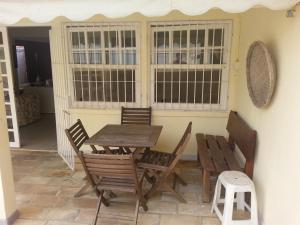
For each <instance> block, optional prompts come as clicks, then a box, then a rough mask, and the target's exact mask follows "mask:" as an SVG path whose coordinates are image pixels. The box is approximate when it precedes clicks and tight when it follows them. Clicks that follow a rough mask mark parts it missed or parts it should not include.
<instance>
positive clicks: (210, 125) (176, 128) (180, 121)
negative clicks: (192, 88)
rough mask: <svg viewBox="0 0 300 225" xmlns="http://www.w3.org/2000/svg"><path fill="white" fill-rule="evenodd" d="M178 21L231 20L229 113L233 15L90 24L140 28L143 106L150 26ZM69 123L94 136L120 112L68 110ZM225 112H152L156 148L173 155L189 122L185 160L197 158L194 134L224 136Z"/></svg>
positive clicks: (236, 25) (234, 49)
mask: <svg viewBox="0 0 300 225" xmlns="http://www.w3.org/2000/svg"><path fill="white" fill-rule="evenodd" d="M170 20H172V21H180V20H186V21H188V20H231V21H232V27H233V29H232V33H233V36H232V48H231V50H232V51H231V58H230V60H231V68H230V72H229V74H230V75H229V77H230V78H229V80H230V82H229V89H228V95H229V101H228V102H229V103H228V109H231V108H232V105H233V102H234V97H235V95H234V94H233V93H234V84H235V82H234V81H232V80H233V79H235V78H234V77H235V76H234V75H235V73H237V72H238V71H235V68H236V63H235V62H236V58H237V55H238V44H239V35H238V34H239V19H238V15H236V14H228V13H224V12H222V11H220V10H212V11H210V12H208V13H206V14H204V15H201V16H193V17H190V16H186V15H183V14H182V13H180V12H177V11H174V12H172V13H170V14H169V15H168V16H164V17H155V18H147V17H144V16H142V15H140V14H134V15H131V16H129V17H127V18H124V19H121V20H120V19H116V20H111V19H106V18H104V17H102V16H94V17H93V18H91V19H90V20H89V21H93V22H101V21H122V22H124V21H134V22H139V23H140V25H141V32H140V33H141V36H140V39H141V67H140V71H141V86H140V88H141V90H142V104H141V105H142V106H148V105H149V94H150V66H149V65H150V63H149V62H150V59H149V52H150V50H149V38H150V37H149V29H148V25H149V22H152V21H170ZM63 21H67V20H65V19H64V18H59V19H57V20H56V21H55V23H53V25H52V26H60V22H63ZM70 112H71V117H72V120H73V121H75V120H76V119H77V118H80V119H81V120H82V121H83V123H84V125H85V126H86V127H87V130H88V133H89V134H93V133H94V132H96V131H97V130H98V129H99V128H101V127H102V126H104V125H105V124H107V123H120V110H100V109H70ZM227 116H228V112H227V111H225V112H200V111H177V110H165V111H162V110H160V111H158V110H154V111H153V124H160V125H163V126H164V128H163V131H162V135H161V136H160V139H159V142H158V145H157V148H158V149H160V150H165V151H172V150H173V148H174V147H175V145H176V142H177V141H178V140H179V138H180V136H181V135H182V133H183V131H184V129H185V127H186V126H187V124H188V122H189V121H192V122H193V136H192V139H191V142H190V144H189V146H188V149H187V151H186V155H187V156H186V157H188V158H196V140H195V136H194V134H195V133H196V132H208V133H212V134H225V133H226V132H225V127H226V122H227Z"/></svg>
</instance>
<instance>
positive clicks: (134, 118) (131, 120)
mask: <svg viewBox="0 0 300 225" xmlns="http://www.w3.org/2000/svg"><path fill="white" fill-rule="evenodd" d="M121 124H144V125H151V107H148V108H125V107H122V109H121Z"/></svg>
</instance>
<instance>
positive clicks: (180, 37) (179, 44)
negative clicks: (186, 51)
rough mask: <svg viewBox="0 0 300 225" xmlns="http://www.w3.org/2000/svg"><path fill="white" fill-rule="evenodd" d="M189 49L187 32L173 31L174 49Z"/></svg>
mask: <svg viewBox="0 0 300 225" xmlns="http://www.w3.org/2000/svg"><path fill="white" fill-rule="evenodd" d="M186 47H187V31H186V30H180V31H173V48H186Z"/></svg>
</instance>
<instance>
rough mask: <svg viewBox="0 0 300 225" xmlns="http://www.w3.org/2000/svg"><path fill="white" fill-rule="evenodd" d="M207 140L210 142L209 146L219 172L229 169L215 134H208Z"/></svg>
mask: <svg viewBox="0 0 300 225" xmlns="http://www.w3.org/2000/svg"><path fill="white" fill-rule="evenodd" d="M206 140H207V143H208V147H209V149H210V151H211V155H212V158H213V161H214V164H215V168H216V170H217V172H218V173H221V172H223V171H225V170H228V166H227V163H226V161H225V157H224V155H223V152H222V150H221V149H220V148H219V146H218V143H217V141H216V138H215V136H212V135H206Z"/></svg>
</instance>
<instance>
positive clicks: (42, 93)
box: [8, 27, 57, 151]
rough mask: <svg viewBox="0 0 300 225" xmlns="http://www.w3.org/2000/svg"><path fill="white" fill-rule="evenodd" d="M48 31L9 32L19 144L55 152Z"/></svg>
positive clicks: (23, 29)
mask: <svg viewBox="0 0 300 225" xmlns="http://www.w3.org/2000/svg"><path fill="white" fill-rule="evenodd" d="M49 29H50V27H14V28H9V29H8V35H9V38H10V44H11V53H12V55H13V67H14V68H13V73H14V89H15V90H14V91H15V101H16V110H17V121H18V126H19V133H20V142H21V148H22V149H26V150H54V151H56V150H57V140H56V125H55V108H54V95H53V85H52V69H51V55H50V41H49Z"/></svg>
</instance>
